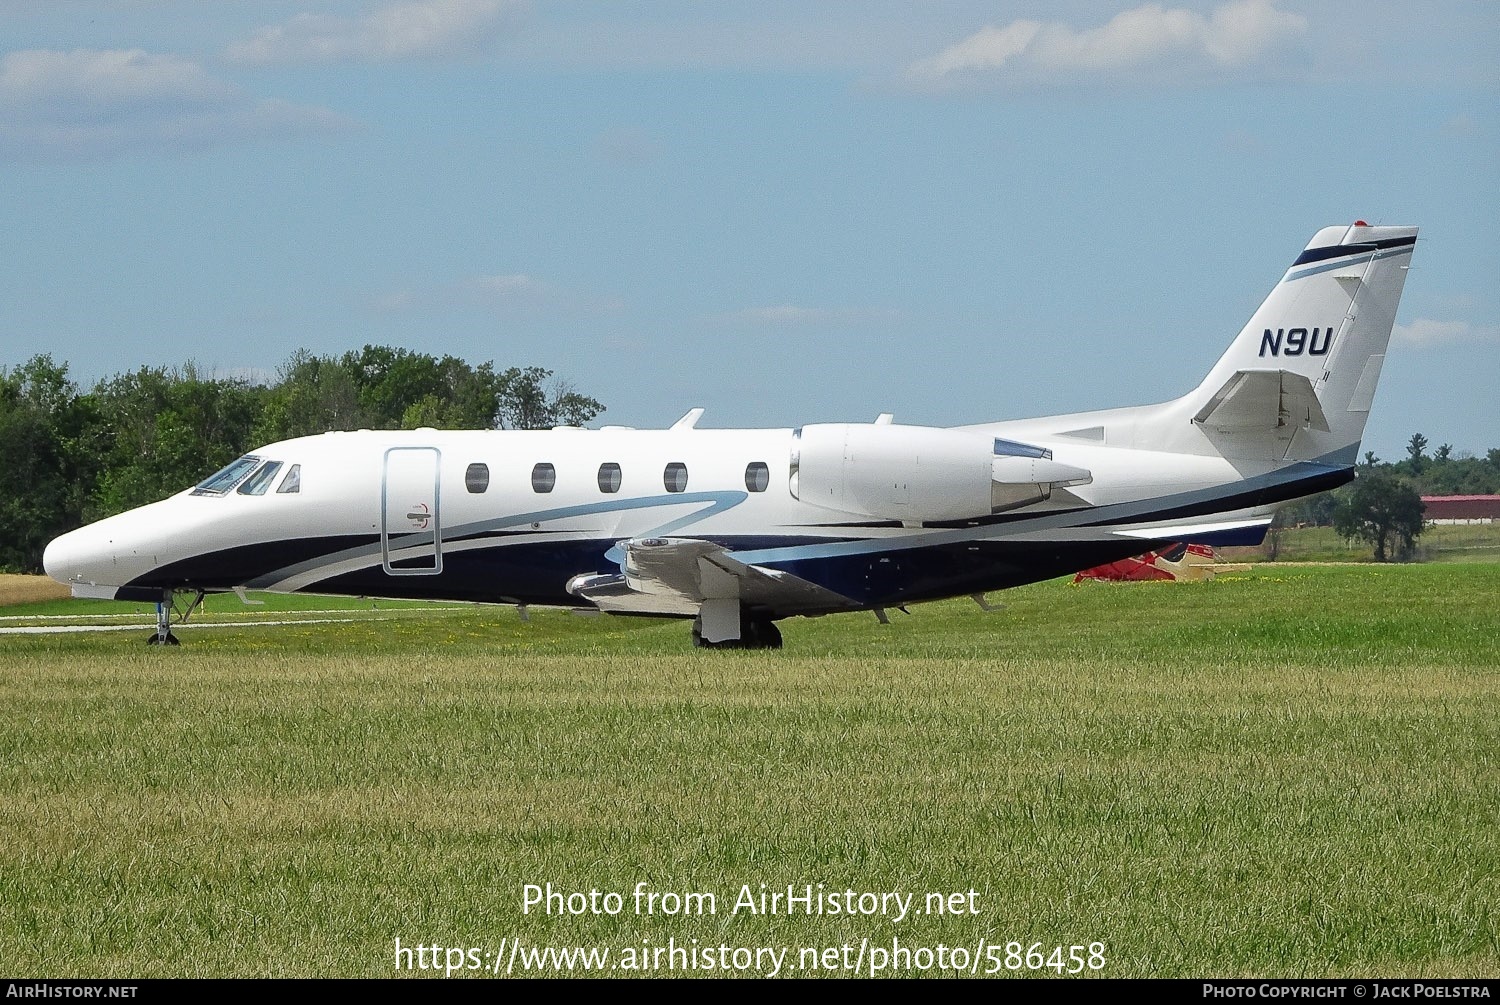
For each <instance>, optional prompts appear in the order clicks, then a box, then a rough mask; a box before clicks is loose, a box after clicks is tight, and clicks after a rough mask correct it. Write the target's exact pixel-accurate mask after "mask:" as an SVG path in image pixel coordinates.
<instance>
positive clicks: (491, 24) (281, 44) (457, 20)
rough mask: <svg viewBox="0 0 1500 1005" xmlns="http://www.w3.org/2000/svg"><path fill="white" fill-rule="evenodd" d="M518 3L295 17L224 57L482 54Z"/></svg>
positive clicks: (473, 0) (490, 1)
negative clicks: (346, 15)
mask: <svg viewBox="0 0 1500 1005" xmlns="http://www.w3.org/2000/svg"><path fill="white" fill-rule="evenodd" d="M524 6H525V5H524V4H523V3H521V2H520V0H414V2H409V3H396V4H388V5H386V6H384V7H381V8H379V9H378V10H375V11H372V12H371V13H368V14H364V15H361V16H359V17H337V16H335V15H331V14H298V15H297V16H295V17H293V18H292V19H291V20H289V21H287V22H285V23H283V24H276V25H269V26H267V27H265V28H262V29H260V30H259V31H257V32H256V33H255V34H254V35H253V36H251V37H250V38H249V39H247V40H246V41H243V42H236V43H235V44H233V45H231V46H230V47H229V49H228V50H227V51H226V53H225V56H226V57H227V58H228V59H229V60H231V61H232V62H236V63H251V64H263V63H333V62H387V61H392V60H401V59H443V58H451V57H464V56H473V55H477V54H479V53H482V52H483V51H484V50H485V49H486V47H487V46H489V44H490V43H491V42H493V41H494V39H495V37H496V36H498V35H499V34H501V33H502V32H503V31H505V30H506V29H507V28H508V27H509V26H510V25H511V23H512V21H513V19H514V18H515V16H517V15H518V14H519V13H520V12H521V11H522V10H523V9H524Z"/></svg>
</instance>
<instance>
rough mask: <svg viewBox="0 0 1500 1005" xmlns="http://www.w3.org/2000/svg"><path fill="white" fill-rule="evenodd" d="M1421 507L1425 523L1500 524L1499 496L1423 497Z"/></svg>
mask: <svg viewBox="0 0 1500 1005" xmlns="http://www.w3.org/2000/svg"><path fill="white" fill-rule="evenodd" d="M1422 506H1423V507H1424V511H1423V513H1422V520H1423V522H1425V523H1430V524H1452V523H1500V496H1423V497H1422Z"/></svg>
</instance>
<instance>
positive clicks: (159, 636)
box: [146, 590, 203, 646]
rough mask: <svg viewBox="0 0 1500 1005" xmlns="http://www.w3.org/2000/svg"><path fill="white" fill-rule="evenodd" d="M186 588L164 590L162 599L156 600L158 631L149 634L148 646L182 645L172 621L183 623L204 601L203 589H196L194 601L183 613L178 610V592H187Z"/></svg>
mask: <svg viewBox="0 0 1500 1005" xmlns="http://www.w3.org/2000/svg"><path fill="white" fill-rule="evenodd" d="M186 592H188V591H186V590H163V591H161V599H160V600H158V601H157V602H156V633H155V634H153V635H151V636H148V637H147V639H146V645H148V646H180V645H182V643H181V642H179V641H177V636H175V635H173V634H172V623H173V621H174V620H175V621H176V623H177V624H179V625H180V624H182V623H183V622H184V621H186V620H187V619H188V616H189V615H190V614H192V613H193V612H194V611H196V610H197V609H198V608H199V606H201V605H202V603H203V591H202V590H198V591H196V596H194V597H193V600H192V603H190V604H188V605H187V607H186V609H184V610H183V611H182V612H181V613H178V611H177V594H178V593H186Z"/></svg>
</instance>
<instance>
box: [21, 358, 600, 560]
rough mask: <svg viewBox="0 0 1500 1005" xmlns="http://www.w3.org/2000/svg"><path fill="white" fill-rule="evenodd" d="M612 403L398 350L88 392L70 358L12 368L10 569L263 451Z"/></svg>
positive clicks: (541, 421)
mask: <svg viewBox="0 0 1500 1005" xmlns="http://www.w3.org/2000/svg"><path fill="white" fill-rule="evenodd" d="M602 411H604V406H603V405H602V404H600V403H599V402H598V401H596V400H595V399H593V398H591V397H589V396H587V395H584V394H581V393H579V392H577V391H575V390H574V389H573V388H572V387H571V386H570V385H568V384H567V383H566V382H564V381H560V380H557V379H554V378H553V374H552V371H550V370H546V369H543V368H542V367H535V366H531V367H509V368H506V369H497V368H496V367H495V365H494V364H493V363H492V362H486V363H481V364H479V365H478V366H473V365H471V364H469V363H468V362H466V361H464V360H462V359H458V358H456V357H453V356H443V357H441V358H438V357H435V356H430V355H427V354H425V353H417V352H411V351H410V350H407V349H400V348H392V347H390V346H376V345H367V346H365V347H364V348H363V349H360V350H359V351H357V352H355V351H350V352H346V353H344V354H343V355H341V356H315V355H313V354H312V353H310V352H307V351H305V350H303V351H299V352H297V353H295V354H294V355H293V356H292V357H291V358H290V359H289V360H287V362H286V363H285V364H284V365H282V366H281V367H280V368H278V370H277V375H276V379H275V380H274V381H267V382H256V381H251V380H246V379H241V378H224V377H217V376H214V375H213V374H205V373H203V372H202V371H200V370H199V369H198V368H197V367H196V366H195V365H194V364H192V363H188V364H186V365H184V366H182V367H176V368H167V367H146V366H143V367H141V368H140V369H139V370H136V371H134V372H131V373H121V374H116V375H115V376H113V377H108V378H105V379H103V380H101V381H99V382H98V383H97V384H95V385H94V387H93V388H92V389H90V390H87V391H84V390H81V389H80V388H79V387H78V385H77V384H76V383H75V382H74V381H72V380H71V379H70V378H69V377H68V366H67V364H66V363H57V362H55V361H53V359H52V357H51V356H47V355H38V356H33V357H32V358H31V359H29V360H27V361H26V362H25V363H22V364H21V365H19V366H17V367H14V368H3V367H0V570H5V571H15V572H38V571H41V563H42V551H43V549H45V548H46V546H47V542H48V541H50V540H52V538H54V537H56V536H57V535H58V534H61V533H63V532H64V531H67V530H71V529H73V528H75V527H79V526H82V525H83V524H85V523H89V522H91V521H93V520H98V519H101V518H103V517H106V516H110V515H112V514H115V513H122V512H124V511H125V510H128V509H131V508H133V507H136V506H142V505H145V504H146V503H149V502H154V501H156V500H158V499H164V498H166V497H167V496H169V495H172V494H173V493H175V492H179V491H181V490H182V489H184V488H187V487H188V486H190V485H193V484H196V483H197V482H198V481H200V480H201V479H202V478H203V477H204V476H205V475H207V474H209V473H211V472H213V471H216V470H218V469H219V468H221V467H223V466H224V465H225V464H227V463H229V462H230V461H231V460H233V459H234V458H236V457H238V456H240V455H241V454H243V453H245V452H246V451H247V450H250V449H252V448H254V447H256V446H258V445H260V444H264V443H271V442H274V441H276V440H284V439H288V438H290V437H294V436H305V435H310V434H313V433H321V432H325V431H327V430H330V429H414V428H416V427H418V426H435V427H439V428H449V429H500V428H509V429H546V428H549V427H551V426H555V425H582V424H583V423H585V422H588V421H589V420H591V419H593V418H594V417H595V416H597V415H598V414H599V413H600V412H602Z"/></svg>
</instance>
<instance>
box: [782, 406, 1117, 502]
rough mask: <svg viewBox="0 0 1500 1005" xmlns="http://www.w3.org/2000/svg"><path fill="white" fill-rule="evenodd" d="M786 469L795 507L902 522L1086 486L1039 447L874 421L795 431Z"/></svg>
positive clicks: (1082, 476) (1076, 472) (1085, 476)
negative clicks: (797, 504) (1055, 489)
mask: <svg viewBox="0 0 1500 1005" xmlns="http://www.w3.org/2000/svg"><path fill="white" fill-rule="evenodd" d="M791 470H792V474H791V491H792V495H793V496H795V497H796V498H798V499H800V500H802V501H803V502H806V503H812V504H813V505H816V506H823V507H826V508H827V509H831V510H838V511H839V512H842V513H858V514H861V515H864V516H872V517H879V518H882V519H886V520H901V521H903V522H905V523H927V522H936V521H943V520H972V519H975V518H977V517H984V516H989V515H991V514H993V513H998V512H1000V511H1001V510H1005V509H1013V508H1015V507H1017V506H1025V505H1027V504H1029V503H1034V502H1040V501H1042V500H1044V499H1046V498H1048V497H1049V496H1050V494H1051V490H1052V486H1053V485H1078V484H1083V483H1086V482H1088V481H1090V480H1091V476H1090V475H1089V473H1088V472H1087V471H1085V470H1083V469H1082V468H1075V467H1071V466H1069V465H1066V464H1059V463H1057V462H1055V461H1053V460H1052V452H1051V451H1049V450H1045V449H1043V448H1040V447H1033V446H1030V445H1028V444H1021V443H1011V442H1010V441H1008V440H997V439H995V438H994V437H992V436H987V435H985V434H983V433H975V432H969V431H965V430H957V429H936V428H933V427H930V426H898V425H894V424H881V423H875V424H873V425H855V424H849V423H829V424H819V425H813V426H803V427H802V428H801V429H798V430H797V431H796V432H795V433H793V445H792V466H791Z"/></svg>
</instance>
